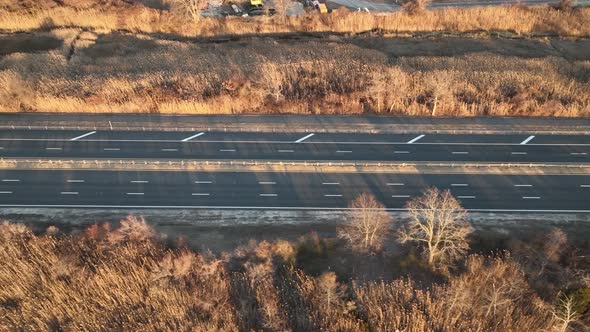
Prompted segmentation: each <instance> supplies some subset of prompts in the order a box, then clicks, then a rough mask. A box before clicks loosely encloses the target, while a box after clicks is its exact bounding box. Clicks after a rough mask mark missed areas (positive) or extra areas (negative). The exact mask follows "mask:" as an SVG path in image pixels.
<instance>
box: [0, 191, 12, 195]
mask: <svg viewBox="0 0 590 332" xmlns="http://www.w3.org/2000/svg"><path fill="white" fill-rule="evenodd" d="M0 194H12V191H0Z"/></svg>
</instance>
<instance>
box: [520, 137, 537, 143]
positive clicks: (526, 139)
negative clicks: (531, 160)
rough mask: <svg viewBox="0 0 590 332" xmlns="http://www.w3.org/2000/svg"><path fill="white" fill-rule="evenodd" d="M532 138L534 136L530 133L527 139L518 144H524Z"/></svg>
mask: <svg viewBox="0 0 590 332" xmlns="http://www.w3.org/2000/svg"><path fill="white" fill-rule="evenodd" d="M533 138H535V135H531V136H529V137H528V138H527V139H525V140H524V141H522V142H520V145H525V144H527V143H528V142H530V141H531V140H532V139H533Z"/></svg>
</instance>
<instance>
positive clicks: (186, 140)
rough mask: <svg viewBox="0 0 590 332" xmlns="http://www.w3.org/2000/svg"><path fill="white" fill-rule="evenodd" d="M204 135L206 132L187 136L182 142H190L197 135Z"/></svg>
mask: <svg viewBox="0 0 590 332" xmlns="http://www.w3.org/2000/svg"><path fill="white" fill-rule="evenodd" d="M203 135H205V133H198V134H195V135H193V136H191V137H187V138H185V139H183V140H181V142H188V141H190V140H191V139H193V138H197V137H199V136H203Z"/></svg>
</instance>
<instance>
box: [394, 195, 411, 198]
mask: <svg viewBox="0 0 590 332" xmlns="http://www.w3.org/2000/svg"><path fill="white" fill-rule="evenodd" d="M391 197H393V198H408V197H410V195H391Z"/></svg>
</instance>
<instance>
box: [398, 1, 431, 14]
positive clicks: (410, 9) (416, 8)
mask: <svg viewBox="0 0 590 332" xmlns="http://www.w3.org/2000/svg"><path fill="white" fill-rule="evenodd" d="M427 3H428V2H427V0H409V1H407V2H405V3H404V4H403V8H404V10H405V11H406V12H407V13H408V14H410V15H419V14H422V13H424V12H425V11H426V5H427Z"/></svg>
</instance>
